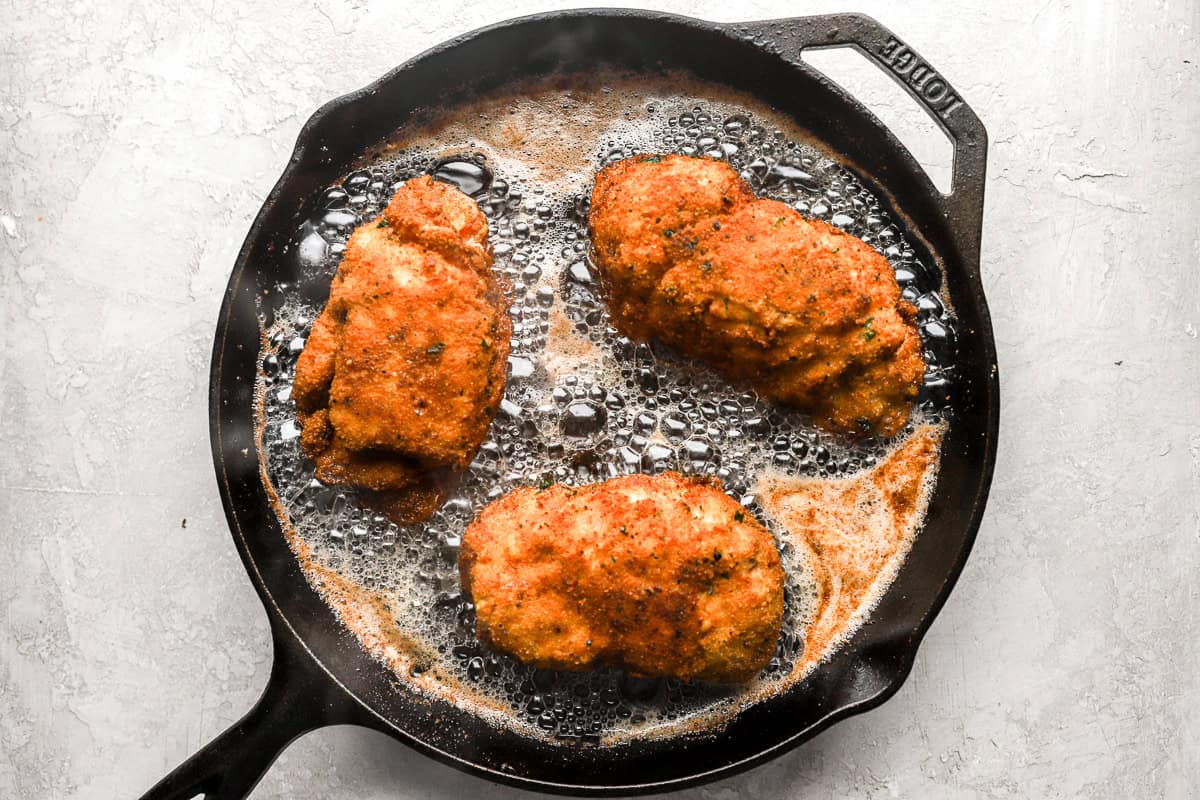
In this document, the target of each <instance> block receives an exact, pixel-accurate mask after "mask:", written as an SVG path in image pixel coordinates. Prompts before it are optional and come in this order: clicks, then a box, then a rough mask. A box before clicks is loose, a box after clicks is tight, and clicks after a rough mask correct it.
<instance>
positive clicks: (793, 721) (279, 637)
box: [145, 10, 999, 800]
mask: <svg viewBox="0 0 1200 800" xmlns="http://www.w3.org/2000/svg"><path fill="white" fill-rule="evenodd" d="M841 45H851V46H854V47H857V48H858V49H859V50H861V51H862V52H863V53H864V54H865V55H867V56H868V57H869V58H871V59H873V60H874V61H875V62H876V63H877V64H878V65H879V66H880V67H881V68H882V69H884V71H885V72H888V73H889V74H890V75H891V76H892V77H894V78H896V80H897V81H899V83H900V84H901V86H903V87H904V88H905V89H907V90H908V91H909V93H910V94H912V95H913V97H915V98H916V99H917V100H918V101H919V102H920V103H922V104H923V105H924V106H925V107H926V108H927V109H928V110H929V112H930V114H931V116H932V117H933V118H934V119H935V120H937V121H938V123H940V124H941V126H942V128H943V129H944V130H945V131H946V132H947V134H948V135H949V136H950V137H951V139H952V140H953V142H954V170H953V183H952V192H951V193H950V194H948V195H944V194H942V193H940V192H939V191H937V190H936V189H935V188H934V187H933V185H932V184H931V183H930V181H929V179H928V177H927V176H926V175H925V173H924V172H923V171H922V170H921V168H920V167H919V166H918V165H917V163H916V162H915V160H914V159H913V158H912V156H911V155H910V154H909V153H908V151H907V150H905V149H904V147H903V146H902V145H901V144H900V143H899V142H898V141H897V140H896V139H895V137H893V136H892V134H891V133H889V132H888V130H887V129H886V128H884V127H883V126H882V124H881V123H880V122H879V121H878V120H877V119H876V118H875V117H874V116H872V115H871V114H870V113H869V112H867V111H866V110H865V109H864V108H863V107H862V106H860V105H859V104H858V103H857V102H855V100H854V99H853V98H851V97H850V96H849V95H847V94H846V93H845V92H844V91H843V90H842V89H840V88H839V87H838V86H836V85H835V84H833V83H831V82H830V81H829V80H827V79H826V78H824V77H823V76H821V75H820V74H819V73H817V72H816V71H814V70H812V69H811V68H809V67H807V66H805V65H804V63H803V62H802V61H801V60H800V57H799V55H800V51H801V50H802V49H804V48H809V47H828V46H841ZM598 63H606V64H612V65H615V66H618V67H624V68H628V69H632V70H640V71H646V72H652V71H658V70H661V69H683V70H687V71H689V72H692V73H694V74H696V75H697V76H698V77H700V78H703V79H707V80H710V81H715V82H719V83H723V84H726V85H728V86H731V87H733V88H735V89H738V90H742V91H746V92H749V93H752V94H754V95H755V96H757V97H758V98H759V99H760V100H762V101H765V102H767V103H769V104H771V105H772V106H774V107H775V108H777V109H779V110H780V111H783V112H785V113H788V114H790V115H791V116H793V117H794V118H795V119H796V121H797V122H798V123H799V124H800V125H801V126H802V127H803V128H805V129H806V130H807V131H809V132H810V133H811V135H812V137H813V140H814V141H815V142H816V143H817V144H818V145H819V146H821V147H822V148H823V149H825V150H827V151H828V152H829V153H831V154H833V155H834V157H835V158H837V159H838V160H839V161H841V162H842V163H843V164H845V165H847V166H849V167H850V168H851V169H853V170H855V171H856V172H857V173H858V175H859V176H860V178H861V180H862V181H863V183H864V185H866V186H867V187H869V188H870V189H871V190H872V191H873V192H874V193H875V194H876V196H877V197H879V198H880V199H881V201H883V202H884V203H886V204H888V205H890V206H891V211H892V212H893V213H895V214H896V215H897V216H898V217H899V218H900V219H903V220H904V221H905V224H906V226H907V234H908V236H909V238H910V240H912V241H914V242H915V244H916V246H917V247H918V249H920V250H924V251H925V252H923V253H920V255H921V256H922V258H923V260H924V261H925V262H926V263H938V264H940V265H941V266H942V268H943V271H944V275H945V282H946V284H947V285H946V286H945V287H943V293H944V296H946V295H948V296H949V298H950V300H951V302H952V303H953V305H954V308H955V310H956V312H957V316H958V320H959V323H958V326H959V333H958V336H959V341H958V355H957V361H956V363H957V368H958V373H957V378H956V383H955V391H956V395H955V398H954V400H953V407H954V414H955V416H954V420H953V424H952V426H951V428H950V433H949V435H948V438H947V440H946V442H945V444H944V447H943V453H942V465H941V473H940V479H939V481H938V484H937V489H936V493H935V495H934V496H933V498H932V502H931V505H930V511H929V516H928V519H927V522H926V526H925V529H924V530H923V532H922V533H921V535H920V536H919V537H917V540H916V543H915V545H914V547H913V550H912V552H911V553H910V554H909V556H908V559H907V561H906V562H905V564H904V567H903V569H902V570H901V572H900V575H899V576H898V577H897V579H896V580H895V582H894V583H893V585H892V586H891V588H890V589H889V590H888V592H887V593H886V595H885V596H884V598H883V599H882V601H881V602H880V604H879V606H878V608H877V609H876V611H875V612H874V614H873V616H872V617H871V620H870V622H869V623H868V624H867V625H865V626H864V627H863V628H862V629H860V630H859V631H858V633H857V634H856V635H855V636H854V637H853V638H852V640H851V641H850V642H849V643H848V644H847V645H846V646H845V647H843V648H842V650H841V651H840V652H839V653H837V654H836V655H835V656H834V657H832V658H831V659H830V660H829V661H828V662H826V663H825V664H824V665H823V666H822V667H821V668H820V669H818V670H817V671H816V672H815V673H813V674H812V675H811V676H810V677H809V678H807V679H806V680H805V681H803V682H802V683H800V684H799V685H797V686H795V687H793V689H792V690H791V691H789V692H787V693H785V694H783V695H780V696H777V697H775V698H774V699H772V700H769V701H767V702H764V703H762V704H760V705H758V706H755V707H752V708H750V709H748V710H746V711H745V712H743V713H742V714H740V715H739V716H737V717H736V718H735V719H734V720H733V721H732V722H730V723H729V725H728V726H727V727H725V728H724V729H723V730H720V731H717V732H715V733H710V734H707V735H689V736H680V737H676V738H673V739H668V740H661V741H648V742H639V743H635V744H627V745H621V746H616V747H602V746H595V745H583V744H580V745H552V744H549V743H546V742H543V741H539V740H536V739H533V738H527V737H525V736H522V735H519V734H517V733H513V732H511V731H505V730H498V729H496V728H494V727H491V726H489V725H487V724H486V723H485V722H483V721H482V720H481V719H479V718H477V717H476V716H473V715H472V714H470V713H469V712H466V711H463V710H460V709H458V708H456V707H454V706H452V705H450V704H449V703H446V702H444V701H439V700H430V699H425V698H421V697H419V696H417V695H415V694H414V693H412V692H411V691H409V690H407V689H405V688H403V687H402V686H399V685H398V684H397V683H396V682H395V679H394V677H393V676H392V674H391V673H390V672H389V671H388V670H387V668H385V667H384V666H382V665H381V664H380V663H379V662H377V661H375V660H374V659H373V658H372V657H371V656H369V655H367V653H366V652H364V651H363V649H362V648H361V647H360V646H359V644H358V642H357V640H356V639H355V638H354V636H353V635H352V634H350V633H348V632H347V631H346V630H345V629H344V628H342V626H341V625H339V624H338V622H337V620H336V618H335V617H334V614H333V612H332V611H331V610H330V609H329V608H328V607H327V606H326V605H325V604H324V603H323V602H322V601H321V599H320V598H319V597H318V596H317V594H316V593H315V592H314V591H313V590H312V589H311V588H310V587H309V585H308V582H307V581H306V580H305V578H304V575H303V574H302V573H301V571H300V568H299V566H298V565H297V562H296V559H295V557H294V556H293V555H292V553H291V551H290V550H289V549H288V546H287V544H286V543H285V541H284V536H283V532H282V531H281V530H280V525H279V521H278V519H277V518H276V516H275V513H274V512H273V511H272V509H271V506H270V504H269V502H268V498H267V494H266V491H265V490H264V487H263V482H262V479H261V477H260V472H259V454H258V447H257V443H256V439H255V431H254V417H255V400H254V385H255V375H256V369H257V359H258V352H259V343H260V327H259V326H260V320H259V314H260V308H259V306H258V305H257V304H256V298H261V296H262V295H261V290H262V287H265V286H271V285H274V284H277V283H278V282H280V281H281V280H289V279H291V275H290V271H294V270H295V269H296V267H295V265H294V262H293V261H291V260H290V259H288V258H287V257H285V255H284V253H285V251H286V249H287V248H286V245H287V244H288V242H289V240H290V239H291V237H292V236H293V234H294V233H295V230H296V224H297V219H298V217H297V214H298V212H300V211H301V210H302V207H303V205H304V204H305V203H306V202H311V200H312V198H313V197H314V196H315V195H316V193H317V192H319V191H320V190H321V189H322V188H324V187H325V186H327V185H328V184H330V183H332V182H333V181H334V180H336V179H337V178H338V177H340V176H342V175H344V174H345V173H347V172H348V171H350V168H351V166H350V165H351V162H352V161H353V160H354V159H355V157H357V156H359V155H361V154H362V153H364V152H367V150H368V148H370V147H371V146H372V145H373V144H375V143H377V142H378V141H379V140H382V139H384V138H385V137H388V136H390V135H392V134H393V133H394V132H395V131H396V130H397V128H399V127H400V126H401V125H402V124H403V123H404V122H405V120H406V119H407V118H408V117H409V116H410V115H411V114H412V113H413V111H414V109H418V108H420V107H433V106H437V105H439V104H450V103H455V102H459V101H462V100H467V99H469V97H470V96H471V93H473V92H483V91H488V90H491V89H495V88H498V87H503V86H504V85H506V84H507V83H509V82H511V81H513V80H517V79H521V78H527V77H530V76H539V75H544V74H547V73H550V72H553V71H556V70H563V69H565V70H572V69H576V70H591V69H595V68H596V65H597V64H598ZM985 155H986V134H985V132H984V129H983V126H982V125H981V124H980V122H979V119H978V118H977V117H976V116H975V114H974V113H972V112H971V110H970V109H969V108H968V107H967V106H966V104H965V103H964V102H963V101H962V99H961V98H960V97H959V96H958V95H957V93H955V92H954V91H953V89H951V88H950V86H949V85H948V84H947V83H946V81H945V79H944V78H942V77H941V76H940V75H939V74H938V73H937V72H935V71H934V70H933V69H932V68H931V67H930V66H929V65H928V62H925V61H924V60H922V59H920V58H919V57H918V56H917V55H916V54H915V53H914V52H913V51H912V50H911V48H909V47H907V46H906V45H904V44H903V43H902V42H901V41H900V40H899V39H897V38H896V37H895V36H894V35H893V34H892V33H891V32H889V31H888V30H886V29H885V28H883V27H882V26H881V25H879V24H878V23H877V22H875V21H874V20H871V19H869V18H867V17H863V16H858V15H853V14H839V15H831V16H817V17H806V18H800V19H788V20H779V21H771V22H755V23H747V24H735V25H722V24H715V23H710V22H703V21H700V20H695V19H688V18H684V17H676V16H668V15H665V14H658V13H649V12H644V11H624V10H623V11H609V10H593V11H570V12H564V13H553V14H542V15H537V16H532V17H526V18H523V19H519V20H514V21H511V22H505V23H501V24H499V25H495V26H492V27H490V28H485V29H483V30H480V31H476V32H474V33H469V34H466V35H464V36H462V37H459V38H457V39H454V40H453V41H450V42H447V43H445V44H443V45H440V46H439V47H436V48H434V49H433V50H430V51H428V52H426V53H425V54H423V55H421V56H419V57H417V58H415V59H413V60H412V61H410V62H408V63H407V64H405V65H404V66H402V67H400V68H398V69H397V70H395V71H394V72H392V73H390V74H389V75H387V76H385V77H384V78H382V79H381V80H379V81H378V82H376V83H374V84H372V85H370V86H368V87H366V88H365V89H362V90H360V91H358V92H355V93H353V94H350V95H347V96H345V97H341V98H338V99H337V100H334V101H332V102H330V103H329V104H327V105H326V106H324V107H323V108H322V109H320V110H319V111H318V112H317V113H316V114H314V115H313V117H312V119H310V120H309V121H308V123H307V124H306V125H305V126H304V129H303V130H302V131H301V133H300V137H299V141H298V142H297V144H296V150H295V153H294V154H293V155H292V159H291V161H290V163H289V164H288V166H287V169H286V170H285V171H284V173H283V176H282V177H281V178H280V179H279V182H278V183H277V184H276V185H275V188H274V190H273V191H272V192H271V194H270V196H269V197H268V198H267V200H266V202H265V203H264V204H263V207H262V210H261V211H260V212H259V214H258V218H257V219H256V220H255V221H254V225H253V226H252V227H251V229H250V233H249V235H248V236H247V238H246V242H245V244H244V245H243V246H242V250H241V253H240V254H239V256H238V260H237V264H236V265H235V267H234V270H233V275H232V277H231V278H230V280H229V288H228V290H227V292H226V294H225V302H224V305H223V306H222V308H221V316H220V320H219V321H218V324H217V334H216V342H215V344H214V347H213V361H212V382H211V390H210V416H211V433H212V448H213V459H214V462H215V466H216V470H217V480H218V482H219V484H220V488H221V499H222V501H223V502H224V505H225V513H226V516H227V517H228V519H229V525H230V528H231V529H232V532H233V539H234V542H235V544H236V545H237V549H238V552H239V553H240V554H241V557H242V561H243V562H244V563H245V565H246V570H247V571H248V572H249V574H250V578H251V580H252V581H253V582H254V587H255V589H257V590H258V593H259V596H260V597H261V598H262V601H263V604H264V605H265V607H266V611H267V616H268V618H269V619H270V623H271V630H272V635H273V641H274V649H275V661H274V666H273V668H272V670H271V677H270V680H269V682H268V684H267V688H266V691H265V692H264V693H263V696H262V697H261V698H260V699H259V701H258V703H257V704H256V705H255V706H254V708H253V709H252V710H251V711H250V713H248V714H247V715H246V716H245V717H244V718H242V719H241V720H240V721H238V722H237V723H236V724H235V725H234V726H233V727H231V728H230V729H229V730H227V731H225V732H224V733H222V734H221V735H220V736H218V737H217V738H216V739H215V740H214V741H213V742H211V743H210V744H209V745H208V746H206V747H205V748H204V749H203V750H201V751H200V752H199V753H197V754H196V755H195V756H193V757H192V758H190V759H189V760H188V761H186V762H185V763H184V764H183V765H182V766H180V767H179V768H178V769H176V770H175V771H174V772H172V773H171V774H170V775H168V776H167V777H166V778H164V779H163V780H162V781H161V782H160V783H159V784H158V785H156V786H155V787H154V788H153V789H151V790H150V791H149V792H148V793H147V794H146V795H145V797H146V798H154V799H156V800H175V799H179V800H182V799H183V798H192V797H194V796H196V795H197V794H201V793H202V794H204V795H205V796H206V797H207V798H210V800H215V799H217V798H219V799H220V800H229V799H230V798H241V797H245V796H246V795H247V794H248V793H249V792H250V790H251V789H252V788H253V786H254V785H255V783H257V782H258V780H259V778H260V777H261V776H262V774H263V773H264V772H265V771H266V769H267V767H268V766H269V765H270V764H271V762H272V761H274V760H275V758H276V756H277V755H278V754H279V752H280V751H281V750H282V749H283V747H284V746H285V745H287V744H288V742H290V741H292V740H293V739H294V738H296V737H297V736H299V735H300V734H302V733H305V732H306V731H310V730H313V729H315V728H318V727H321V726H323V725H335V724H357V725H365V726H368V727H371V728H375V729H377V730H381V731H385V732H386V733H388V734H390V735H391V736H393V737H395V738H396V739H399V740H400V741H402V742H405V743H406V744H408V745H410V746H412V747H415V748H416V749H418V750H420V751H421V752H423V753H427V754H429V755H431V756H434V757H435V758H438V759H440V760H441V761H444V762H446V763H448V764H451V765H453V766H455V767H458V768H460V769H464V770H466V771H468V772H472V773H475V774H477V775H481V776H484V777H486V778H489V779H492V780H495V781H500V782H503V783H509V784H514V785H517V786H522V787H526V788H531V789H539V790H543V791H549V792H557V793H562V794H588V795H615V794H636V793H647V792H652V791H663V790H668V789H676V788H681V787H683V786H687V785H691V784H696V783H701V782H704V781H710V780H713V779H715V778H718V777H721V776H725V775H729V774H731V773H733V772H737V771H739V770H743V769H746V768H747V767H750V766H752V765H754V764H758V763H760V762H762V761H764V760H766V759H768V758H770V757H772V756H775V755H778V754H779V753H782V752H784V751H785V750H787V749H789V748H791V747H795V746H796V745H797V744H799V743H800V742H803V741H805V740H807V739H809V738H811V737H813V736H814V735H816V734H817V733H818V732H820V731H821V730H823V729H824V728H826V727H828V726H829V725H831V724H832V723H834V722H836V721H837V720H840V719H844V718H846V717H848V716H850V715H852V714H857V713H861V712H863V711H866V710H868V709H870V708H873V707H875V706H877V705H879V704H880V703H882V702H883V701H884V700H886V699H887V698H888V697H890V696H891V695H892V694H893V693H895V691H896V690H897V689H898V688H899V687H900V685H901V683H902V682H903V681H904V679H905V677H906V676H907V674H908V672H909V669H910V667H911V666H912V662H913V658H914V657H915V654H916V650H917V645H918V643H919V642H920V640H921V637H922V635H923V634H924V633H925V631H926V629H927V628H928V627H929V625H930V623H931V622H932V620H933V617H934V615H935V614H936V613H937V611H938V610H939V609H940V608H941V606H942V603H943V601H944V600H945V599H946V596H947V594H948V593H949V591H950V589H951V587H952V586H953V584H954V581H955V579H956V578H957V577H958V574H959V572H960V570H961V569H962V566H963V563H964V561H965V560H966V557H967V553H968V552H969V550H970V548H971V544H972V542H973V540H974V538H975V533H976V531H977V530H978V527H979V522H980V518H981V516H982V514H983V508H984V502H985V500H986V498H987V491H988V485H989V483H990V480H991V475H992V465H993V462H994V459H995V447H996V435H997V422H998V415H999V393H998V382H997V372H996V355H995V347H994V344H993V341H992V330H991V324H990V322H989V318H988V311H987V306H986V304H985V302H984V297H983V288H982V286H981V283H980V276H979V236H980V227H981V222H982V212H983V177H984V166H985Z"/></svg>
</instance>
